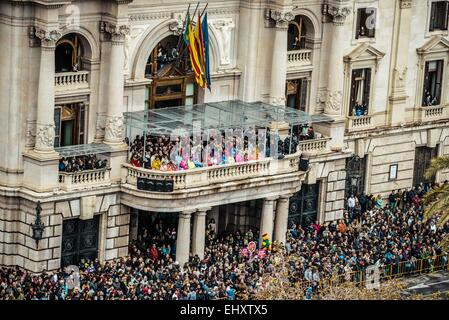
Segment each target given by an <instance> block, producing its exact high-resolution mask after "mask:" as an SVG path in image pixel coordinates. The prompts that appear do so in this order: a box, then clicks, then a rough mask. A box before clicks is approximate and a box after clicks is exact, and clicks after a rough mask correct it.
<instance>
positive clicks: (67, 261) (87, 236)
mask: <svg viewBox="0 0 449 320" xmlns="http://www.w3.org/2000/svg"><path fill="white" fill-rule="evenodd" d="M98 231H99V216H96V217H94V218H93V219H90V220H81V219H70V220H65V221H64V222H63V227H62V249H61V251H62V252H61V266H62V267H65V266H68V265H77V264H78V263H79V262H80V261H81V260H82V259H85V260H94V259H95V258H97V257H98Z"/></svg>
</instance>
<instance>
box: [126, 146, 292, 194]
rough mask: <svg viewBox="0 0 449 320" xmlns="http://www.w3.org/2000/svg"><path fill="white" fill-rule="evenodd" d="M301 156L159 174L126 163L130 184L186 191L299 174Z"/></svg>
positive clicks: (161, 172)
mask: <svg viewBox="0 0 449 320" xmlns="http://www.w3.org/2000/svg"><path fill="white" fill-rule="evenodd" d="M299 155H300V153H297V154H293V155H287V156H285V158H283V159H280V160H273V159H269V158H268V159H264V160H257V161H248V162H242V163H235V164H228V165H217V166H211V167H204V168H197V169H189V170H180V171H157V170H150V169H144V168H137V167H134V166H132V165H130V164H123V167H124V168H125V169H126V177H125V180H126V183H127V184H129V185H131V186H132V187H133V188H134V187H137V179H139V178H144V179H151V180H170V181H172V182H173V189H174V190H175V191H176V190H183V189H191V188H198V187H212V186H214V185H217V186H218V185H219V184H221V183H228V182H233V181H239V180H251V179H252V178H260V177H265V176H273V175H280V174H286V173H293V172H296V171H298V164H299Z"/></svg>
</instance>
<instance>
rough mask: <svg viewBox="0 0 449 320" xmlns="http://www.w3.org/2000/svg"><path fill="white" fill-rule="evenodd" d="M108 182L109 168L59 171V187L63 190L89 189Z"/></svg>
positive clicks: (109, 180) (109, 181)
mask: <svg viewBox="0 0 449 320" xmlns="http://www.w3.org/2000/svg"><path fill="white" fill-rule="evenodd" d="M110 184H111V179H110V169H94V170H84V171H77V172H59V188H60V189H61V190H64V191H73V190H82V189H91V188H94V187H100V186H107V185H110Z"/></svg>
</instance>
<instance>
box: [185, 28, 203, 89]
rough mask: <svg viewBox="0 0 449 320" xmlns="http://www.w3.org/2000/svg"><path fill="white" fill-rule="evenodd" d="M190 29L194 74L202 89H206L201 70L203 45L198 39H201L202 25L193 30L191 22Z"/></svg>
mask: <svg viewBox="0 0 449 320" xmlns="http://www.w3.org/2000/svg"><path fill="white" fill-rule="evenodd" d="M187 27H188V29H189V30H188V36H189V46H188V47H189V51H190V63H191V64H192V69H193V73H194V74H195V81H196V83H197V84H198V85H199V86H200V87H204V81H203V71H202V69H201V65H202V63H201V57H202V55H201V51H200V50H201V44H200V45H198V44H199V42H198V39H199V37H200V33H199V28H201V25H198V24H197V25H196V26H195V28H193V23H192V21H190V23H189V25H188V26H187Z"/></svg>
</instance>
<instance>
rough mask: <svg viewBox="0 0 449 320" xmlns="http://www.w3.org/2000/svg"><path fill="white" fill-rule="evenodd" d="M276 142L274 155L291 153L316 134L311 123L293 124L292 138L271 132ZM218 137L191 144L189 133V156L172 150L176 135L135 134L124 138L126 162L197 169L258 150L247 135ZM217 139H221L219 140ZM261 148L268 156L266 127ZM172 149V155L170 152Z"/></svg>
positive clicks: (239, 158) (167, 168)
mask: <svg viewBox="0 0 449 320" xmlns="http://www.w3.org/2000/svg"><path fill="white" fill-rule="evenodd" d="M272 135H273V137H275V139H276V140H277V141H278V150H277V155H278V156H279V157H282V156H283V155H287V154H293V153H295V152H296V151H297V147H298V144H299V142H300V141H303V140H309V139H314V138H317V137H318V136H319V134H316V133H315V132H314V130H313V126H312V125H310V124H309V125H299V126H295V130H294V133H293V135H292V137H293V138H291V137H290V135H288V136H287V137H285V138H284V139H281V138H280V137H279V136H278V135H277V134H276V136H275V135H274V134H272ZM218 136H219V137H220V138H221V139H214V137H210V138H209V139H208V140H207V141H202V143H197V144H195V143H194V139H193V136H191V137H190V138H189V139H188V141H187V142H186V143H188V144H189V147H188V148H189V149H190V152H186V153H189V154H190V155H186V154H184V155H182V154H181V153H182V151H181V150H176V151H175V150H174V146H175V144H176V143H179V144H180V146H181V148H182V146H183V142H182V141H181V139H180V138H178V139H177V140H176V141H171V139H170V137H169V136H165V135H162V136H154V135H151V134H146V135H145V136H144V135H136V137H135V139H134V140H133V141H130V140H129V138H125V143H126V144H127V145H128V147H129V151H130V152H129V162H130V163H131V164H132V165H133V166H135V167H142V168H146V169H153V170H161V171H176V170H187V169H194V168H201V167H204V166H213V165H220V164H233V163H240V162H246V161H251V160H257V159H260V158H261V157H260V156H259V154H260V152H263V151H262V150H259V147H260V146H261V144H260V142H259V141H257V142H256V141H250V140H249V139H248V137H247V136H244V137H243V135H241V136H239V135H237V136H233V137H232V139H231V141H227V140H226V137H225V132H221V133H220V135H218ZM219 140H221V141H219ZM262 146H264V148H265V157H270V155H271V154H270V147H271V145H270V131H269V130H267V133H266V141H265V143H264V142H262ZM215 150H223V152H222V154H215V152H216V151H215ZM174 152H176V154H173V153H174Z"/></svg>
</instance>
